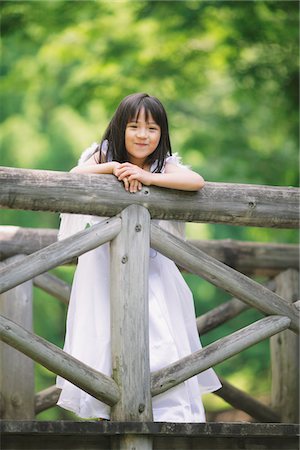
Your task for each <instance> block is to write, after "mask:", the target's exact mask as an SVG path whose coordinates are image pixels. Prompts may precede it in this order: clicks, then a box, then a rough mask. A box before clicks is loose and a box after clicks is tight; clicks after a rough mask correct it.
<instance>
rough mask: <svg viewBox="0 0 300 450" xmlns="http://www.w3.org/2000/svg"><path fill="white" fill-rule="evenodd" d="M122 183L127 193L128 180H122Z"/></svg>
mask: <svg viewBox="0 0 300 450" xmlns="http://www.w3.org/2000/svg"><path fill="white" fill-rule="evenodd" d="M123 183H124V187H125V190H126V191H128V189H129V181H128V178H123Z"/></svg>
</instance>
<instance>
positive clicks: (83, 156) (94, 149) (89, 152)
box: [78, 140, 108, 166]
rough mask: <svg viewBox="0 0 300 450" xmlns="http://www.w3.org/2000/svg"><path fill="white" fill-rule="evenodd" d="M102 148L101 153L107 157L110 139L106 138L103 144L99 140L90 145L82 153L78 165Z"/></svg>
mask: <svg viewBox="0 0 300 450" xmlns="http://www.w3.org/2000/svg"><path fill="white" fill-rule="evenodd" d="M100 149H101V153H102V154H103V155H104V156H105V157H106V155H107V151H108V141H107V140H105V141H103V142H102V144H98V143H97V142H93V143H92V144H91V145H90V147H88V148H86V149H85V150H84V151H83V152H82V153H81V155H80V158H79V160H78V166H80V165H81V164H83V163H85V162H86V161H87V160H88V159H89V158H90V157H91V156H93V154H94V153H96V152H97V151H99V150H100Z"/></svg>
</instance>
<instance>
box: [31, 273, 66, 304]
mask: <svg viewBox="0 0 300 450" xmlns="http://www.w3.org/2000/svg"><path fill="white" fill-rule="evenodd" d="M33 283H34V285H35V286H37V287H39V288H40V289H43V291H45V292H47V293H48V294H50V295H53V297H55V298H57V299H58V300H60V301H61V302H63V303H64V304H65V305H67V304H68V303H69V299H70V294H71V286H70V284H69V283H66V282H65V281H63V280H61V279H60V278H58V277H56V276H55V275H52V274H50V273H43V274H41V275H38V276H37V277H35V278H34V279H33Z"/></svg>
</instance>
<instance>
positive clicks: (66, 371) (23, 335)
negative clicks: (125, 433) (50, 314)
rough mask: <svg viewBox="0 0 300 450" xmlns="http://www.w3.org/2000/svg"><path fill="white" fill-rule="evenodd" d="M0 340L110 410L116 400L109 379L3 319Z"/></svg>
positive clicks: (116, 392)
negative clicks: (105, 405) (106, 405)
mask: <svg viewBox="0 0 300 450" xmlns="http://www.w3.org/2000/svg"><path fill="white" fill-rule="evenodd" d="M0 339H1V340H2V341H3V342H5V343H6V344H8V345H10V346H11V347H14V348H16V349H17V350H19V351H20V352H22V353H24V354H25V355H27V356H29V357H30V358H31V359H33V360H34V361H36V362H38V363H40V364H42V365H43V366H44V367H47V369H49V370H51V371H52V372H54V373H56V374H57V375H60V376H62V377H63V378H65V379H67V380H69V381H70V382H71V383H73V384H75V385H76V386H78V387H79V388H80V389H83V390H84V391H86V392H88V393H89V394H91V395H92V396H93V397H95V398H97V399H98V400H100V401H102V402H105V403H107V404H108V405H110V406H113V405H114V404H115V403H116V402H117V401H118V400H119V398H120V392H119V387H118V385H117V384H116V382H115V381H114V380H113V379H112V378H110V377H108V376H106V375H104V374H102V373H100V372H97V371H96V370H94V369H92V368H91V367H89V366H87V365H86V364H84V363H83V362H81V361H79V360H78V359H76V358H73V357H72V356H70V355H68V354H67V353H65V352H64V351H63V350H61V349H60V348H58V347H56V346H55V345H54V344H51V343H50V342H48V341H46V340H45V339H43V338H41V337H39V336H36V335H35V334H33V333H30V332H29V331H27V330H25V329H24V328H23V327H21V326H20V325H18V324H16V323H15V322H13V321H12V320H9V319H7V318H6V317H3V316H0Z"/></svg>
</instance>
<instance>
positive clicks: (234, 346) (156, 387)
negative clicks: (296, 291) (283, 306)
mask: <svg viewBox="0 0 300 450" xmlns="http://www.w3.org/2000/svg"><path fill="white" fill-rule="evenodd" d="M290 322H291V321H290V319H289V318H288V317H280V316H269V317H265V318H263V319H260V320H258V321H257V322H255V323H253V324H251V325H249V326H247V327H245V328H242V329H241V330H238V331H235V332H234V333H232V334H231V335H230V336H226V337H224V338H222V339H219V340H217V341H216V342H214V343H212V344H209V345H208V346H207V347H205V348H203V349H201V350H198V351H197V352H194V353H192V354H191V355H189V356H186V357H184V358H181V359H180V360H178V361H177V362H175V363H172V364H170V365H168V366H167V367H165V368H164V369H161V370H157V371H156V372H153V373H152V376H151V392H152V395H153V396H155V395H158V394H161V393H162V392H165V391H167V390H168V389H170V388H171V387H173V386H176V385H177V384H179V383H182V382H183V381H185V380H187V379H188V378H191V377H193V376H194V375H197V374H198V373H200V372H203V371H204V370H206V369H208V368H209V367H213V366H214V365H216V364H219V363H220V362H223V361H225V360H226V359H228V358H230V357H231V356H234V355H236V354H237V353H239V352H241V351H243V350H245V349H246V348H248V347H250V346H251V345H254V344H257V343H258V342H260V341H262V340H263V339H266V338H268V337H270V336H273V335H274V334H276V333H279V332H280V331H283V330H285V329H287V328H288V327H289V325H290Z"/></svg>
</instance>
